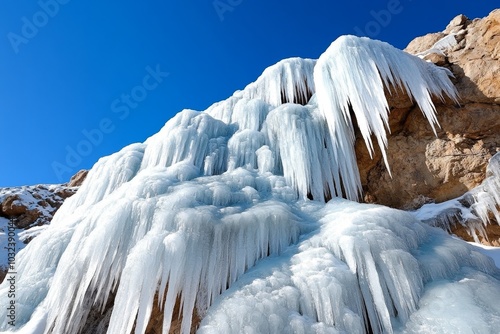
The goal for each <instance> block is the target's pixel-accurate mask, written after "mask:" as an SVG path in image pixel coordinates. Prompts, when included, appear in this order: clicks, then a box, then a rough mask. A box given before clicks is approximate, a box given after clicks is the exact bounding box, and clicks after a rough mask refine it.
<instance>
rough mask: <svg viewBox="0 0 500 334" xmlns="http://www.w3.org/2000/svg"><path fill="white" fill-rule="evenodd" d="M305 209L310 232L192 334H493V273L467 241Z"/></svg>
mask: <svg viewBox="0 0 500 334" xmlns="http://www.w3.org/2000/svg"><path fill="white" fill-rule="evenodd" d="M306 211H308V212H310V213H311V215H312V218H313V219H318V221H319V225H320V226H319V228H318V229H317V230H315V231H314V232H312V233H310V234H308V235H306V236H304V237H303V238H302V239H301V240H302V241H301V242H300V243H299V244H298V245H295V246H291V247H289V248H288V250H287V251H286V252H284V253H283V254H282V255H281V256H279V257H275V258H268V259H265V260H263V261H260V262H259V263H258V264H257V265H256V266H255V267H254V268H252V269H251V270H250V271H248V272H247V273H246V274H245V275H243V276H242V277H241V278H240V279H239V280H238V282H236V283H235V284H234V285H233V286H232V287H231V288H230V289H229V290H227V291H226V292H225V293H224V294H222V295H221V296H220V297H219V298H218V299H217V300H216V302H215V303H214V305H212V307H211V308H210V309H209V312H208V314H207V315H206V316H205V318H204V319H203V321H202V323H201V327H200V329H199V331H198V333H203V334H205V333H207V334H208V333H237V332H240V331H241V330H242V329H248V330H249V332H254V333H277V332H279V333H363V332H369V331H373V333H393V332H396V333H402V332H404V333H458V332H477V333H490V332H491V333H493V331H491V330H490V329H494V328H497V326H499V325H500V316H499V314H500V313H499V311H500V306H499V305H498V303H497V297H498V296H499V295H500V284H499V281H498V279H499V278H500V276H499V274H500V272H499V270H498V268H495V267H494V265H493V263H492V260H491V259H489V258H486V257H484V256H483V255H481V254H480V253H478V252H477V251H476V250H474V249H473V248H472V247H470V246H469V245H468V244H466V243H464V242H462V241H459V240H455V239H452V238H450V237H449V236H448V235H447V234H446V233H445V232H443V231H440V230H437V229H435V228H432V227H429V226H427V225H424V224H422V223H419V222H418V221H416V220H415V218H413V216H412V215H411V214H409V213H406V212H403V211H398V210H394V209H389V208H386V207H381V206H376V205H367V204H358V203H355V202H349V201H346V200H342V199H334V200H332V201H331V202H329V203H328V204H327V205H325V206H321V205H317V204H316V205H315V204H309V207H308V208H307V209H306ZM491 275H493V276H491ZM494 277H496V278H494ZM482 289H484V292H481V293H480V294H479V295H476V296H477V298H473V297H472V296H474V295H475V294H476V293H477V291H481V290H482ZM423 301H425V302H423ZM452 304H454V305H457V306H458V305H460V309H461V311H462V312H460V309H457V308H454V307H453V306H451V307H450V305H452ZM486 305H488V306H486ZM447 309H449V311H446V310H447ZM436 310H440V313H439V314H438V315H436V314H432V312H435V311H436ZM469 311H472V312H473V314H470V315H468V314H467V315H465V314H464V315H462V313H467V312H469ZM480 312H483V313H480ZM438 317H439V319H441V321H435V320H434V319H436V318H438ZM446 317H448V318H446ZM462 317H463V318H462ZM427 319H430V320H427ZM470 319H473V321H471V322H470V323H468V322H467V321H468V320H470ZM427 322H429V324H428V325H427ZM448 322H449V324H450V325H448ZM368 324H370V326H371V327H370V329H368V328H366V327H367V326H368ZM458 325H460V326H461V327H458ZM448 326H449V327H448ZM458 329H460V331H459V330H458Z"/></svg>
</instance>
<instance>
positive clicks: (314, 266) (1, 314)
mask: <svg viewBox="0 0 500 334" xmlns="http://www.w3.org/2000/svg"><path fill="white" fill-rule="evenodd" d="M448 76H449V72H448V71H446V70H444V69H440V68H437V67H435V66H433V65H432V64H428V63H425V62H424V61H422V60H420V59H419V58H418V57H413V56H410V55H408V54H406V53H404V52H402V51H399V50H396V49H394V48H393V47H391V46H389V45H388V44H385V43H382V42H377V41H371V40H368V39H365V38H356V37H352V36H348V37H342V38H340V39H339V40H337V41H336V42H334V43H333V44H332V46H331V47H330V48H329V49H328V50H327V51H326V52H325V53H324V54H323V55H322V56H321V57H320V58H319V59H318V61H314V60H307V59H306V60H304V59H299V58H293V59H289V60H284V61H282V62H280V63H278V64H276V65H274V66H272V67H271V68H269V69H267V70H266V71H265V72H264V73H263V74H262V76H261V77H260V78H259V79H257V81H256V82H254V83H252V84H250V85H248V86H247V87H246V88H245V89H244V90H242V91H238V92H236V93H235V94H234V95H233V96H232V97H230V98H229V99H227V100H225V101H222V102H219V103H217V104H215V105H213V106H211V107H210V108H209V109H208V110H207V111H205V112H201V113H199V112H196V111H192V110H184V111H182V112H180V113H179V114H178V115H177V116H175V117H174V118H173V119H171V120H170V121H169V122H167V123H166V124H165V126H164V127H163V129H162V130H160V132H158V133H157V134H155V135H154V136H152V137H151V138H149V139H148V140H147V141H146V142H144V143H142V144H134V145H130V146H128V147H126V148H124V149H122V150H121V151H120V152H117V153H115V154H113V155H111V156H108V157H105V158H102V159H100V160H99V161H98V162H97V163H96V165H95V166H94V167H93V168H92V170H91V171H90V172H89V175H88V176H87V179H86V180H85V182H84V184H83V185H82V186H81V188H80V190H79V191H78V192H77V194H76V195H74V196H73V197H71V198H70V199H68V200H67V201H66V202H65V203H64V205H63V206H62V207H61V209H60V210H59V211H58V213H57V214H56V215H55V217H54V220H53V221H52V224H51V225H50V226H49V227H47V228H46V229H45V230H44V231H43V232H42V233H41V234H40V235H39V236H38V237H36V238H35V239H34V240H33V241H32V242H31V243H30V244H29V245H28V246H27V247H26V248H25V249H24V250H22V251H21V252H20V253H19V254H18V257H17V263H16V266H17V268H16V269H17V273H18V276H17V281H16V284H17V287H18V290H17V291H16V305H17V308H16V322H17V325H16V327H15V328H13V327H10V326H9V324H8V322H7V321H6V319H8V318H7V317H6V316H7V314H6V312H7V311H6V310H7V309H6V307H5V306H6V305H5V303H6V302H8V299H7V298H3V297H2V299H0V319H1V320H0V321H2V322H1V323H0V329H2V330H7V331H14V330H15V329H17V330H18V332H25V333H77V332H79V331H81V330H83V329H88V328H87V327H86V326H88V322H87V321H88V317H89V314H90V310H101V311H102V310H104V308H105V307H106V304H107V303H108V302H109V301H111V300H112V301H113V305H114V306H113V309H112V314H111V316H110V318H107V320H109V327H108V330H107V332H108V333H113V334H115V333H130V332H132V331H133V332H134V333H144V332H145V330H146V327H147V325H148V322H149V319H150V316H151V314H152V310H153V308H155V307H158V308H159V309H161V310H162V312H163V315H164V316H163V333H168V331H169V329H170V324H171V320H172V319H173V316H174V307H175V306H176V305H177V306H179V307H180V316H181V317H182V327H181V331H182V332H183V333H189V331H190V328H191V326H192V319H193V317H192V315H193V313H194V312H196V314H198V315H199V316H202V317H203V318H204V319H203V321H202V323H201V327H200V332H202V333H235V332H248V333H252V332H253V333H273V332H283V333H289V332H301V333H339V332H349V333H362V332H373V333H382V332H387V333H391V332H408V333H412V332H419V331H420V332H422V331H423V332H425V331H427V330H431V329H435V328H439V326H442V329H443V331H442V332H446V330H448V329H449V330H450V331H449V332H450V333H454V332H455V331H453V326H455V323H454V321H455V322H457V321H462V322H467V321H468V320H469V318H467V317H468V316H469V315H467V316H466V315H465V314H466V313H467V312H469V311H470V312H471V313H470V317H472V316H476V315H477V314H478V313H481V312H482V315H481V316H479V317H477V318H475V319H473V320H474V321H470V322H467V324H474V326H478V328H480V329H483V328H497V327H498V326H499V325H500V318H499V317H498V314H499V313H498V304H497V300H496V299H495V298H494V297H495V296H498V295H499V294H500V281H499V279H500V272H499V270H498V268H496V267H495V265H494V263H493V262H492V260H491V259H489V258H488V257H486V256H483V255H482V254H480V253H479V252H477V251H475V249H474V248H473V247H471V246H469V245H467V244H466V243H464V242H460V241H457V240H454V239H452V238H451V237H448V236H447V235H446V234H445V233H444V232H443V231H441V230H439V229H436V228H432V227H429V226H427V225H425V224H422V223H420V222H419V221H417V220H416V219H415V218H414V217H413V216H412V215H411V214H409V213H405V212H401V211H397V210H392V209H388V208H384V207H380V206H373V205H362V204H358V203H355V202H351V201H348V200H344V199H339V198H334V199H333V200H331V201H330V202H328V203H327V204H325V203H324V201H325V199H329V198H331V197H335V196H340V195H344V196H345V197H347V198H349V199H356V198H357V197H358V195H359V193H360V187H359V175H358V173H357V167H356V160H355V156H354V150H353V136H354V132H353V129H352V128H353V121H354V120H353V119H352V118H353V117H355V119H356V122H357V124H358V126H359V128H360V129H361V132H362V134H363V136H364V139H365V142H366V144H367V147H368V149H369V150H370V151H373V145H372V143H371V139H370V135H371V134H373V135H374V136H375V138H376V139H377V141H378V142H379V146H380V149H381V150H382V152H385V146H386V131H387V129H386V128H387V117H388V112H389V110H388V105H387V101H386V99H385V95H384V88H386V89H387V90H388V91H390V88H391V87H392V86H395V87H400V88H402V89H403V90H405V91H406V92H407V93H408V94H409V95H410V96H411V97H412V98H413V99H414V100H415V101H416V103H417V104H418V105H419V106H420V108H421V109H422V111H423V112H424V114H425V115H426V116H427V117H428V119H429V122H430V123H431V125H434V124H436V123H437V121H436V118H435V110H434V107H433V105H432V102H431V100H430V96H431V95H436V96H438V97H439V96H448V97H451V98H454V97H455V90H454V87H453V85H452V84H451V82H450V81H449V79H448ZM384 155H385V153H384ZM7 290H8V286H7V284H3V285H0V295H2V296H4V295H5V294H6V292H7ZM477 291H484V292H481V293H479V294H478V293H477ZM435 297H439V298H435ZM457 298H458V299H457ZM155 300H156V304H155ZM450 302H455V303H457V302H460V303H462V304H463V306H462V308H463V310H460V309H457V308H454V309H452V310H449V311H443V312H442V313H440V314H439V316H440V317H443V318H445V319H446V320H447V321H449V322H450V323H451V324H452V325H450V326H451V327H446V326H447V325H446V324H447V322H446V321H437V320H436V321H429V322H427V321H426V317H428V314H429V313H435V310H436V309H439V308H442V307H443V306H445V305H447V304H448V303H450ZM467 314H468V313H467ZM103 321H105V320H103ZM443 326H444V327H443ZM104 327H105V326H104ZM104 327H100V328H104Z"/></svg>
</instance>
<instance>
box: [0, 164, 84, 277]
mask: <svg viewBox="0 0 500 334" xmlns="http://www.w3.org/2000/svg"><path fill="white" fill-rule="evenodd" d="M87 172H88V171H86V170H81V171H79V172H78V173H77V174H75V175H74V176H73V177H72V178H71V180H70V182H69V183H65V184H56V185H52V184H51V185H48V184H39V185H35V186H23V187H8V188H0V248H2V249H3V247H4V244H3V242H5V240H6V238H4V236H5V235H6V234H7V229H8V225H9V224H10V222H12V224H13V225H14V227H15V235H16V238H15V239H16V252H18V251H19V250H21V249H22V248H23V247H24V246H25V244H27V243H29V242H30V241H31V240H32V239H33V238H34V237H35V236H36V235H38V233H40V232H41V231H42V230H43V226H45V225H47V224H49V223H50V221H51V220H52V217H53V216H54V214H55V213H56V211H57V210H58V209H59V207H60V206H61V205H62V204H63V202H64V201H65V200H66V199H67V198H68V197H71V196H72V195H74V194H75V192H76V191H77V190H78V188H79V186H80V185H81V184H82V182H83V181H84V180H85V177H86V176H87ZM6 260H7V259H6V257H3V256H2V258H1V259H0V283H1V282H2V281H3V278H4V276H5V270H4V269H5V267H6V266H7V263H6V262H5V261H6Z"/></svg>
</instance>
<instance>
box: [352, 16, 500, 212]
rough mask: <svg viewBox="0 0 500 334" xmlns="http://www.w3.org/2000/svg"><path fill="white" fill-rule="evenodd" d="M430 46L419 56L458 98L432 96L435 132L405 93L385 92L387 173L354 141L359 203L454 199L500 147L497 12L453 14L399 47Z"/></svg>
mask: <svg viewBox="0 0 500 334" xmlns="http://www.w3.org/2000/svg"><path fill="white" fill-rule="evenodd" d="M445 37H446V38H447V39H446V40H445V42H446V43H443V42H441V43H439V44H441V45H438V46H437V50H435V49H436V46H435V44H436V42H438V41H443V38H445ZM443 44H445V47H443ZM433 47H434V50H435V52H430V53H428V54H427V55H426V56H425V58H424V59H426V60H428V61H433V62H435V63H436V64H437V65H438V66H444V67H446V68H448V69H449V70H450V71H451V72H452V73H453V75H454V76H455V78H454V84H455V86H456V88H457V90H458V93H459V95H460V101H459V104H457V103H455V102H454V101H439V100H436V101H434V102H435V104H436V109H437V115H438V120H439V122H440V125H441V128H440V129H438V131H437V134H434V133H433V132H432V129H431V127H430V126H429V125H428V122H427V120H425V119H424V117H423V115H422V113H421V112H420V110H419V109H418V107H416V106H415V105H414V104H413V103H412V102H411V101H410V100H409V99H408V98H407V97H405V95H404V94H402V93H401V92H397V91H394V92H387V96H388V98H389V102H390V107H391V109H392V111H391V120H390V128H391V135H390V136H389V138H388V142H389V147H388V157H389V164H390V166H391V171H392V177H391V176H390V175H389V172H388V171H387V170H386V169H385V167H384V166H383V161H382V160H381V156H380V154H379V155H375V157H374V159H371V158H370V156H369V155H368V152H367V151H366V148H365V147H364V144H363V143H362V140H360V139H358V140H357V142H356V153H357V157H358V164H359V167H360V173H361V180H362V184H363V189H364V193H365V201H366V202H375V203H380V204H384V205H388V206H391V207H396V208H403V209H414V208H417V207H419V206H421V205H422V204H424V203H426V202H442V201H445V200H449V199H452V198H456V197H459V196H461V195H463V194H464V193H465V192H466V191H468V190H470V189H472V188H474V187H477V186H478V185H479V184H481V182H482V181H483V180H484V178H485V172H486V167H487V164H488V161H489V159H490V158H491V157H492V156H493V155H494V154H495V153H496V152H498V151H500V117H499V115H500V105H499V103H500V79H499V78H500V59H499V57H500V10H495V11H493V12H492V13H491V14H490V15H489V16H488V17H486V18H483V19H475V20H469V19H467V18H466V17H465V16H463V15H459V16H457V17H456V18H454V19H453V20H452V21H451V23H450V24H449V25H448V27H447V28H446V29H445V30H444V31H443V32H441V33H434V34H429V35H426V36H423V37H418V38H416V39H415V40H413V41H412V42H411V43H410V44H409V45H408V47H407V48H406V51H408V52H410V53H413V54H421V55H422V54H425V51H426V50H429V49H432V48H433ZM441 51H442V52H441Z"/></svg>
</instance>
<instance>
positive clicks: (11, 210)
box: [2, 195, 27, 217]
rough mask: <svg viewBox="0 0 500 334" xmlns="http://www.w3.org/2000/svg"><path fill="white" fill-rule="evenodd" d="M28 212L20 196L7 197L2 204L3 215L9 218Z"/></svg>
mask: <svg viewBox="0 0 500 334" xmlns="http://www.w3.org/2000/svg"><path fill="white" fill-rule="evenodd" d="M26 210H27V208H26V206H24V205H23V204H22V203H21V200H20V198H19V196H18V195H11V196H7V197H6V198H5V199H4V201H3V203H2V213H3V215H5V216H7V217H12V216H19V215H22V214H25V213H26Z"/></svg>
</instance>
